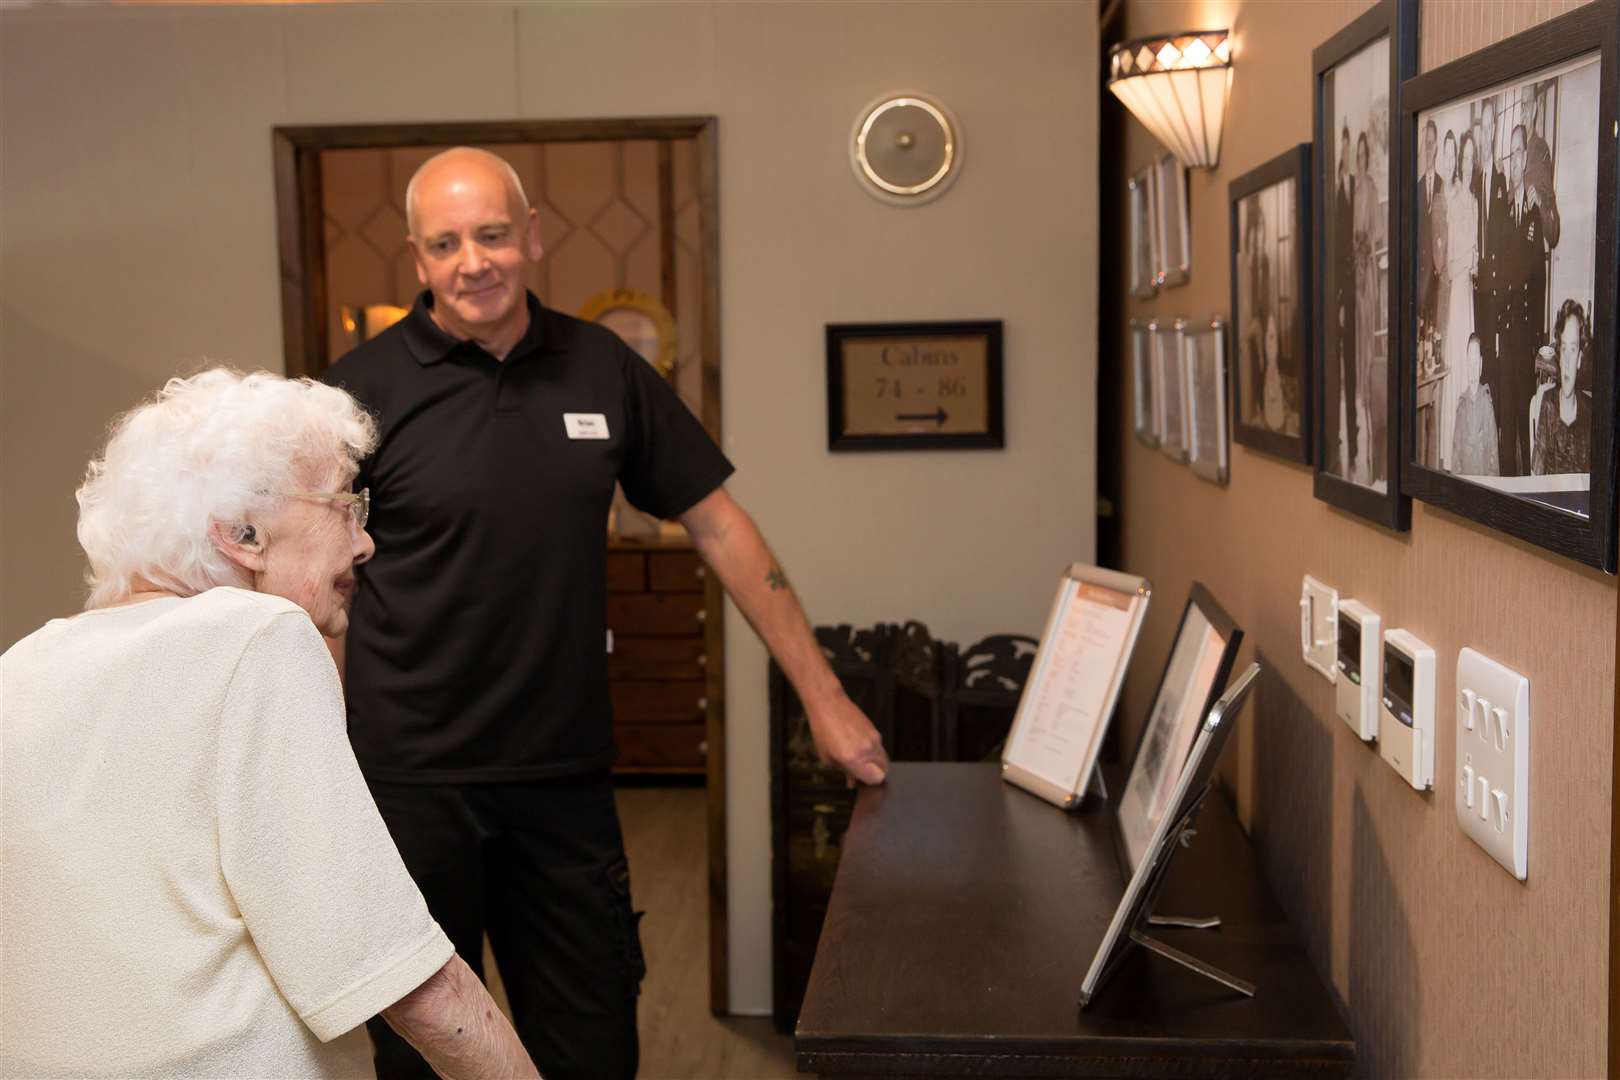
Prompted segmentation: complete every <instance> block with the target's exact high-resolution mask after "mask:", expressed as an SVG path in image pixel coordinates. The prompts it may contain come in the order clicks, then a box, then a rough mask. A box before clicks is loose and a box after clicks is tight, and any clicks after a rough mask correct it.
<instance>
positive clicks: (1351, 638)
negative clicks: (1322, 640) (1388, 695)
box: [1333, 600, 1384, 742]
mask: <svg viewBox="0 0 1620 1080" xmlns="http://www.w3.org/2000/svg"><path fill="white" fill-rule="evenodd" d="M1383 646H1384V621H1383V619H1381V618H1379V616H1378V613H1377V612H1376V611H1374V610H1372V609H1371V608H1369V607H1368V606H1367V605H1366V604H1363V603H1361V602H1360V601H1359V600H1341V601H1339V645H1338V650H1339V660H1338V664H1339V682H1338V689H1337V690H1335V691H1334V692H1333V699H1334V711H1335V713H1337V715H1338V717H1339V719H1340V720H1343V721H1344V722H1345V723H1346V724H1348V725H1350V730H1351V731H1353V732H1355V733H1356V737H1357V738H1359V739H1362V740H1364V741H1366V742H1371V741H1372V740H1374V739H1376V738H1378V694H1379V692H1380V690H1381V689H1382V688H1383V684H1384V649H1383Z"/></svg>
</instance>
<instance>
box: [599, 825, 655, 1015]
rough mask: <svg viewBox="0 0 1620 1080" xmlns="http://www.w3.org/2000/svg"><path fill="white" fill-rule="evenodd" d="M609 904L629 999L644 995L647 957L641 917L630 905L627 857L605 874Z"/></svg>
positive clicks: (611, 866)
mask: <svg viewBox="0 0 1620 1080" xmlns="http://www.w3.org/2000/svg"><path fill="white" fill-rule="evenodd" d="M603 884H604V887H605V888H606V890H607V905H608V908H609V910H610V911H611V912H612V917H613V925H614V927H615V929H616V931H617V933H618V936H619V957H620V967H621V970H622V972H623V975H624V980H625V984H624V985H625V996H627V997H637V996H638V995H640V993H641V980H642V979H643V978H644V977H645V976H646V974H647V958H646V955H645V954H644V953H643V952H642V951H641V918H642V916H643V915H645V914H647V913H646V912H645V911H636V910H635V909H634V908H633V907H632V906H631V903H630V862H629V860H627V859H626V858H624V857H623V856H620V857H619V858H617V859H615V860H614V861H613V862H611V863H609V864H608V865H607V867H606V870H605V872H604V874H603Z"/></svg>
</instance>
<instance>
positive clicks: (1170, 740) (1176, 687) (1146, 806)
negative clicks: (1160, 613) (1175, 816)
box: [1115, 581, 1243, 873]
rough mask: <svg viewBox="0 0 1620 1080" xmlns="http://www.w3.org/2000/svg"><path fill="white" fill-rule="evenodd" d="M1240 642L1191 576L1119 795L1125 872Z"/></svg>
mask: <svg viewBox="0 0 1620 1080" xmlns="http://www.w3.org/2000/svg"><path fill="white" fill-rule="evenodd" d="M1242 643H1243V629H1242V628H1241V627H1239V626H1238V625H1237V623H1236V622H1234V621H1233V620H1232V617H1231V616H1230V615H1228V614H1227V613H1226V609H1225V608H1223V607H1221V605H1220V604H1219V603H1218V602H1216V600H1215V597H1214V596H1212V595H1210V592H1209V590H1208V589H1206V588H1204V586H1203V585H1202V584H1201V583H1199V582H1197V581H1195V582H1193V584H1192V592H1191V594H1190V595H1189V596H1188V597H1187V604H1186V606H1185V607H1183V608H1182V609H1181V623H1180V625H1179V626H1178V627H1177V629H1176V636H1175V640H1174V642H1173V643H1172V644H1171V646H1170V655H1169V657H1168V659H1167V660H1166V661H1165V665H1164V673H1163V674H1162V675H1161V676H1160V677H1159V689H1158V692H1157V693H1156V694H1155V695H1154V697H1153V707H1152V708H1151V709H1150V710H1149V711H1148V718H1147V723H1146V724H1145V725H1144V726H1143V728H1142V733H1141V735H1140V736H1139V737H1138V739H1139V741H1138V742H1137V744H1136V755H1135V757H1134V758H1133V759H1132V761H1131V771H1130V775H1129V777H1128V778H1127V779H1126V781H1125V790H1124V792H1123V793H1122V794H1121V795H1120V800H1119V811H1118V813H1117V815H1116V818H1115V821H1116V824H1117V828H1118V837H1119V841H1120V844H1119V850H1120V854H1121V859H1120V862H1121V866H1122V868H1123V869H1124V870H1125V871H1126V872H1127V873H1134V872H1135V870H1136V868H1137V866H1139V865H1141V862H1142V857H1143V856H1144V855H1145V854H1147V849H1148V844H1149V841H1150V839H1151V838H1152V836H1153V832H1154V830H1155V829H1156V828H1158V825H1159V821H1160V820H1161V819H1162V818H1163V817H1164V813H1165V810H1166V808H1167V807H1168V805H1169V803H1170V795H1171V793H1172V792H1174V791H1175V787H1176V781H1177V780H1179V779H1180V778H1181V770H1182V768H1183V767H1184V766H1185V765H1186V763H1187V752H1188V751H1189V750H1190V749H1191V748H1192V745H1193V737H1194V736H1195V735H1196V734H1197V733H1198V724H1199V721H1201V720H1202V719H1203V718H1204V717H1205V716H1207V715H1208V714H1209V710H1210V706H1212V705H1213V704H1214V703H1215V702H1216V700H1218V699H1219V698H1220V696H1221V691H1222V690H1223V689H1224V688H1225V686H1226V680H1227V677H1228V676H1230V675H1231V673H1232V664H1233V663H1234V662H1235V661H1236V660H1237V653H1238V647H1239V646H1240V645H1241V644H1242Z"/></svg>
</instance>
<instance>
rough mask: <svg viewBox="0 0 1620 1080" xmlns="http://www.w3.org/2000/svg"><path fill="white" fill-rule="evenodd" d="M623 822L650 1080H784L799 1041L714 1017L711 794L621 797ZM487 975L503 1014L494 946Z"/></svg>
mask: <svg viewBox="0 0 1620 1080" xmlns="http://www.w3.org/2000/svg"><path fill="white" fill-rule="evenodd" d="M618 796H619V816H620V818H621V819H622V821H623V823H624V844H625V848H626V850H627V851H628V852H629V855H630V889H631V897H632V899H633V900H634V901H635V905H636V908H637V909H638V910H643V911H646V913H647V916H646V918H644V919H642V921H641V944H642V948H643V949H645V951H646V953H647V980H646V982H644V983H643V984H642V987H641V1008H640V1027H641V1076H642V1078H643V1080H699V1078H701V1080H785V1078H788V1077H794V1076H797V1075H798V1074H797V1073H796V1072H795V1071H794V1068H793V1040H792V1039H791V1038H789V1037H787V1036H785V1035H778V1034H777V1033H776V1031H775V1029H774V1028H773V1027H772V1026H771V1020H770V1018H769V1017H765V1016H761V1017H752V1016H747V1017H743V1016H730V1017H724V1018H716V1017H714V1016H711V1015H710V1014H709V972H708V962H709V927H708V904H709V898H708V890H707V881H706V873H707V867H708V856H707V851H706V848H705V841H704V830H705V815H704V799H705V795H704V791H703V789H702V788H701V787H621V788H619V791H618ZM484 970H485V971H486V972H488V973H489V980H490V991H491V993H492V994H494V996H495V1000H496V1001H497V1002H499V1003H500V1006H501V1008H502V1009H505V1008H506V994H505V992H504V991H503V990H502V988H501V986H500V975H499V973H498V972H497V971H496V970H495V965H494V962H493V958H492V957H491V956H490V955H489V950H488V946H487V945H486V946H485V952H484Z"/></svg>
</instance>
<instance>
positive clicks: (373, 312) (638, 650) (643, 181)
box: [273, 117, 729, 1015]
mask: <svg viewBox="0 0 1620 1080" xmlns="http://www.w3.org/2000/svg"><path fill="white" fill-rule="evenodd" d="M451 146H477V147H481V148H483V149H486V150H489V151H491V152H493V153H496V154H499V155H500V156H502V157H503V158H505V159H506V160H507V161H508V162H509V163H510V164H511V165H512V166H513V169H514V171H515V172H516V173H517V174H518V176H519V178H520V180H521V181H522V183H523V186H524V189H525V192H526V193H527V194H528V196H529V201H530V204H531V205H532V206H533V207H535V209H537V210H538V211H539V215H540V222H541V237H542V242H543V244H544V247H545V256H544V257H543V258H542V259H541V261H540V263H539V264H538V265H537V266H533V267H530V268H529V271H528V281H527V284H528V287H529V289H530V290H531V291H532V292H534V293H535V295H536V296H538V297H539V299H540V301H541V303H543V304H545V305H546V306H548V307H551V308H553V309H554V310H558V311H561V312H564V313H566V314H570V315H576V316H579V317H582V318H587V319H592V320H594V321H599V322H602V323H603V324H605V325H607V326H609V327H611V328H612V329H614V330H615V331H616V332H617V333H619V334H620V336H621V337H623V338H624V339H625V340H626V342H627V343H628V344H630V345H631V347H632V348H635V349H636V350H637V351H638V352H640V353H641V355H642V356H643V358H645V359H646V360H648V362H649V363H652V364H654V365H655V366H656V367H658V368H659V370H660V371H661V372H663V373H664V375H665V377H666V378H668V379H669V381H670V383H671V384H672V385H673V387H674V388H675V390H676V392H677V394H679V396H680V397H681V399H682V400H683V401H684V402H685V403H686V405H687V406H688V407H689V408H690V409H691V410H692V412H693V413H694V414H695V415H696V416H697V417H698V419H699V420H700V421H701V422H702V424H703V426H704V428H705V429H706V430H707V431H708V433H709V435H710V437H711V438H713V439H714V440H715V441H716V442H717V443H718V442H719V441H720V347H719V265H718V259H719V244H718V220H717V212H718V199H717V196H716V184H717V176H718V166H717V138H716V121H715V118H714V117H654V118H626V119H607V120H564V121H502V122H488V123H434V124H366V125H332V126H320V127H278V128H276V129H275V130H274V132H273V147H274V163H275V185H276V221H277V233H278V243H279V260H280V280H281V299H282V304H281V307H282V337H283V349H284V355H285V363H286V372H287V375H288V376H289V377H298V376H303V375H307V376H318V375H319V374H320V372H321V371H323V370H324V369H325V368H326V367H327V366H328V365H329V364H330V363H332V362H333V361H334V360H336V359H337V358H338V357H340V356H342V355H343V354H344V353H346V352H348V350H349V349H351V348H353V347H354V346H356V345H358V344H360V343H361V342H362V341H363V340H365V339H366V338H367V337H369V336H372V335H374V334H376V333H379V332H381V330H382V329H384V328H386V327H387V326H388V325H390V323H391V322H392V321H393V320H394V319H397V318H398V317H400V316H401V315H402V314H403V313H404V311H406V310H408V309H409V307H410V305H411V304H412V303H413V301H414V299H415V297H416V295H417V293H418V292H419V291H420V288H421V286H420V285H419V284H418V282H417V280H416V275H415V270H414V266H413V264H412V261H411V257H410V251H409V248H408V246H407V245H406V243H405V234H406V224H405V199H404V191H405V184H406V182H407V181H408V179H409V178H410V175H411V174H412V172H414V171H415V169H416V167H417V166H418V165H420V164H421V162H423V161H425V160H426V159H427V158H428V157H430V156H432V155H433V154H435V153H437V152H438V151H440V150H442V149H447V148H449V147H451ZM612 525H613V527H614V530H615V535H614V536H613V537H612V538H611V539H610V553H609V582H608V588H609V612H610V614H609V626H610V627H612V628H613V629H614V635H615V637H616V638H617V639H618V641H620V642H622V645H621V646H620V647H619V648H618V649H616V653H615V656H614V658H613V660H612V667H613V672H612V675H611V680H612V692H613V697H614V708H615V713H616V715H617V716H618V718H619V719H618V720H616V723H615V736H616V738H617V739H618V741H619V743H620V745H621V762H620V771H622V772H623V773H625V774H631V773H634V774H637V775H638V776H640V777H643V778H645V777H668V778H671V779H678V778H680V777H691V778H700V779H701V781H702V783H703V785H704V787H705V788H706V798H705V803H706V811H705V816H706V822H705V830H704V831H705V833H706V837H707V848H708V852H707V874H706V877H707V882H708V886H707V889H708V897H707V900H708V904H707V907H708V919H707V922H708V938H709V941H708V950H707V952H708V964H709V1009H710V1011H711V1012H712V1013H714V1014H716V1015H722V1014H724V1013H726V1012H727V1011H728V1006H729V1001H728V995H729V988H728V981H727V976H728V963H727V953H728V932H727V903H726V846H725V843H726V803H725V793H726V786H725V663H724V660H725V626H724V624H725V620H724V618H723V617H722V612H723V606H722V605H723V601H724V594H723V592H722V590H721V588H720V585H719V582H718V580H717V579H716V578H715V577H714V575H712V574H707V573H705V572H704V570H703V568H702V567H701V565H700V564H699V563H698V562H697V559H696V556H695V554H692V553H691V550H690V544H689V543H688V542H686V541H684V539H683V537H682V535H681V533H680V530H679V529H678V527H677V528H674V529H671V528H670V526H669V525H668V524H667V523H664V524H661V523H658V522H656V521H651V520H649V519H645V518H643V517H642V516H641V515H639V514H638V513H637V512H636V511H634V509H633V508H632V507H630V506H628V504H624V503H623V502H622V499H621V500H616V505H615V512H614V514H613V522H612Z"/></svg>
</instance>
